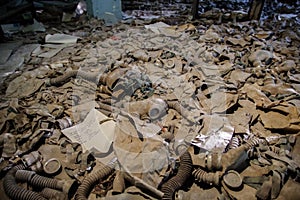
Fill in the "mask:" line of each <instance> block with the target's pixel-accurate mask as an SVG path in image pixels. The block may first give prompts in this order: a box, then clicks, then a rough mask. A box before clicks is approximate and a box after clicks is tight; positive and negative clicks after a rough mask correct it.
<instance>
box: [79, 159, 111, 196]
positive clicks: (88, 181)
mask: <svg viewBox="0 0 300 200" xmlns="http://www.w3.org/2000/svg"><path fill="white" fill-rule="evenodd" d="M113 171H114V163H110V164H108V165H104V166H102V167H101V168H100V169H99V170H98V171H97V172H95V173H93V174H89V175H88V176H87V177H86V178H85V179H84V180H83V181H82V183H81V185H80V186H79V187H78V189H77V192H76V194H75V200H87V199H88V196H89V193H90V191H91V190H92V187H93V186H94V185H95V184H96V183H97V181H99V180H100V179H102V178H104V177H106V176H108V175H109V174H111V173H112V172H113Z"/></svg>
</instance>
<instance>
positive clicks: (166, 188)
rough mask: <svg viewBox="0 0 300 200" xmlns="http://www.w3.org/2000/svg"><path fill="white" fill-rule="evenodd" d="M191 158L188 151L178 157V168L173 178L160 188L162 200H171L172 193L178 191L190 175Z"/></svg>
mask: <svg viewBox="0 0 300 200" xmlns="http://www.w3.org/2000/svg"><path fill="white" fill-rule="evenodd" d="M192 168H193V163H192V158H191V155H190V153H189V152H188V151H186V152H185V153H184V154H182V155H181V156H180V166H179V168H178V172H177V174H176V175H175V176H173V177H172V178H171V179H169V180H168V181H167V182H166V183H164V184H163V185H162V187H161V191H162V192H163V193H164V196H163V198H162V199H163V200H172V199H173V195H174V192H175V191H176V190H178V189H179V188H180V187H182V186H183V184H184V183H185V182H186V181H187V179H188V178H189V177H190V176H191V175H192Z"/></svg>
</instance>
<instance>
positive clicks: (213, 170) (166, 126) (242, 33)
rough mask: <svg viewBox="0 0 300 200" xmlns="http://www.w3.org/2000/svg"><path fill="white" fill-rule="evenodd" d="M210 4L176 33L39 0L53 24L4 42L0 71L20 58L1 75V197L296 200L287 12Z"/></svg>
mask: <svg viewBox="0 0 300 200" xmlns="http://www.w3.org/2000/svg"><path fill="white" fill-rule="evenodd" d="M214 2H215V4H214V5H215V6H217V5H223V7H224V9H223V10H222V9H213V10H211V9H208V10H203V12H202V14H200V15H199V16H198V17H199V18H198V19H195V20H194V21H190V18H189V16H185V17H186V18H184V17H181V20H183V19H184V21H185V23H183V24H180V25H179V24H176V25H175V24H173V23H169V22H168V20H167V19H163V18H159V17H156V16H150V15H149V14H150V12H149V13H148V12H146V11H145V12H143V13H139V12H137V11H134V12H132V13H129V12H128V13H127V14H128V15H131V16H130V17H132V19H131V21H126V23H120V24H118V23H117V20H119V18H118V17H117V16H116V13H108V12H104V15H105V16H104V18H105V17H106V19H107V20H106V24H105V22H104V21H99V20H96V19H92V18H91V19H86V18H84V13H85V11H86V9H87V11H88V13H89V12H91V11H89V10H88V9H89V7H87V8H85V6H86V5H85V4H84V3H83V1H80V2H79V3H78V2H76V4H75V3H74V2H72V3H68V2H60V1H57V2H56V1H54V2H50V1H49V2H48V1H38V3H40V4H41V5H40V6H41V7H43V8H45V7H47V6H49V5H52V6H54V8H55V9H56V11H57V12H59V13H61V14H62V15H58V17H60V18H61V17H62V16H63V20H62V21H63V22H64V23H63V24H61V25H59V27H56V28H55V27H53V26H52V28H51V25H49V24H47V23H44V24H45V29H46V32H45V33H44V32H38V31H37V29H35V28H34V25H37V21H36V23H35V24H34V25H33V27H31V28H33V29H32V30H34V31H36V33H34V34H37V36H30V37H27V36H28V35H30V34H31V33H30V32H27V31H26V32H25V33H22V34H26V35H25V36H23V35H20V33H14V34H13V35H14V36H15V37H18V38H23V41H24V42H25V45H22V43H18V44H14V43H13V44H6V46H2V44H1V50H0V52H3V54H2V53H1V63H0V64H1V65H0V67H1V68H0V69H1V71H0V72H1V76H2V74H3V73H2V72H4V71H5V72H6V70H7V67H6V66H9V63H10V62H12V59H15V58H17V57H18V55H21V56H19V57H20V58H21V60H17V59H15V62H16V64H15V65H13V69H9V72H10V73H12V72H14V71H15V69H17V70H18V73H13V74H11V75H6V76H5V77H4V76H3V86H2V88H3V89H2V91H3V93H1V102H0V114H1V115H0V130H1V134H0V153H1V159H0V170H1V171H0V175H1V176H0V177H1V179H0V183H1V184H2V185H3V189H4V192H1V193H0V199H7V198H8V197H9V198H12V199H26V198H27V197H29V196H30V197H32V198H39V199H45V198H53V195H54V194H55V197H60V198H63V199H87V198H93V199H124V198H130V199H199V198H201V199H256V198H257V199H276V198H277V199H284V198H295V199H297V198H299V194H296V193H295V192H292V193H291V192H290V191H292V190H293V191H295V190H297V189H298V188H299V173H300V171H299V169H300V168H299V166H300V162H299V160H300V158H299V150H300V148H299V145H300V143H299V142H300V139H299V131H300V120H299V119H300V116H299V112H300V100H299V92H300V86H299V85H300V84H299V83H300V76H299V72H300V70H299V48H297V46H299V31H298V30H297V28H299V20H298V19H297V15H289V16H285V15H279V14H277V13H274V16H273V17H272V18H271V17H268V18H267V17H265V14H264V13H263V17H262V20H261V21H260V22H258V21H246V20H245V12H244V11H243V9H240V10H234V9H232V10H231V11H229V10H225V9H228V8H230V4H229V5H225V6H224V2H220V1H214ZM243 2H244V1H243ZM89 3H93V1H88V2H87V6H88V5H89ZM199 4H200V7H201V6H202V8H203V9H207V8H208V7H210V6H212V2H208V1H201V2H199ZM64 5H69V6H70V8H71V9H70V10H71V11H72V12H73V14H70V13H71V12H69V11H66V10H63V9H62V8H63V6H64ZM125 5H127V4H126V3H125ZM76 6H77V8H76ZM145 6H146V4H145ZM182 6H185V5H184V4H178V5H177V7H174V13H176V14H178V13H179V12H178V10H176V9H178V8H181V7H182ZM278 6H281V5H278ZM55 9H54V10H55ZM75 9H76V11H75ZM45 12H46V11H45ZM74 12H75V13H76V15H75V14H74ZM263 12H265V13H267V11H263ZM63 13H64V14H63ZM166 13H167V14H168V13H169V14H170V13H172V12H171V11H170V12H167V11H166ZM44 14H45V13H44ZM155 14H157V13H155ZM134 15H139V17H134ZM166 16H167V15H166ZM143 18H147V20H141V19H143ZM150 18H151V19H152V20H150ZM124 22H125V21H124ZM127 22H128V23H127ZM107 25H113V26H109V27H108V26H107ZM4 27H5V26H4ZM275 28H276V31H275ZM7 30H8V29H7ZM40 30H42V29H40ZM37 38H38V39H37ZM25 39H26V40H25ZM31 39H32V40H31ZM28 42H29V43H30V44H28ZM38 42H39V43H38ZM21 45H22V46H21ZM8 46H11V47H10V48H8ZM17 47H20V48H19V49H18V50H17ZM24 48H25V50H24ZM22 49H23V50H22ZM25 51H26V52H25ZM17 61H18V62H17ZM2 66H3V68H2ZM2 69H3V70H2ZM50 182H51V184H49V183H50ZM19 183H20V184H19ZM52 183H53V184H52ZM0 188H2V187H0Z"/></svg>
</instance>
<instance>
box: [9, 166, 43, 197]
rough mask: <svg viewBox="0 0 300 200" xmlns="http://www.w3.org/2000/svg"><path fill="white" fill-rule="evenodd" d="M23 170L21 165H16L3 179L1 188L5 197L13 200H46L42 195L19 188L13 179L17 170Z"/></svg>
mask: <svg viewBox="0 0 300 200" xmlns="http://www.w3.org/2000/svg"><path fill="white" fill-rule="evenodd" d="M22 169H25V166H24V165H23V164H20V165H16V166H15V167H13V168H12V169H11V170H10V171H9V172H7V174H6V176H5V177H4V179H3V188H4V191H5V193H6V194H7V196H8V197H9V198H11V199H13V200H46V198H44V197H43V196H42V195H40V194H38V193H36V192H33V191H30V190H26V189H24V188H22V187H20V186H19V185H18V184H17V182H16V179H15V174H16V172H17V171H18V170H22Z"/></svg>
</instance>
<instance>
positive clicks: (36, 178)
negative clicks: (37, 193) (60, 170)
mask: <svg viewBox="0 0 300 200" xmlns="http://www.w3.org/2000/svg"><path fill="white" fill-rule="evenodd" d="M15 177H16V179H17V180H23V181H27V182H28V183H30V184H31V185H32V186H35V187H39V188H46V187H47V188H52V189H57V190H62V189H63V182H62V181H58V180H56V179H53V178H48V177H44V176H40V175H38V174H36V173H35V172H32V171H27V170H18V171H17V172H16V175H15Z"/></svg>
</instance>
